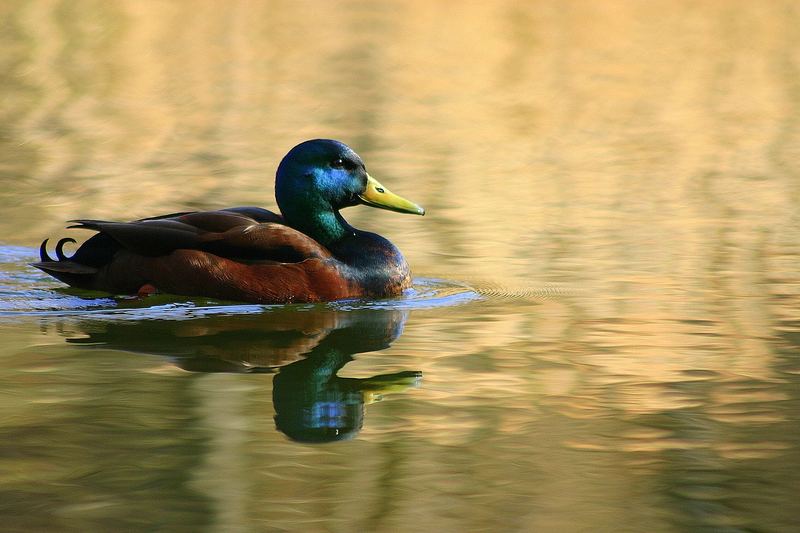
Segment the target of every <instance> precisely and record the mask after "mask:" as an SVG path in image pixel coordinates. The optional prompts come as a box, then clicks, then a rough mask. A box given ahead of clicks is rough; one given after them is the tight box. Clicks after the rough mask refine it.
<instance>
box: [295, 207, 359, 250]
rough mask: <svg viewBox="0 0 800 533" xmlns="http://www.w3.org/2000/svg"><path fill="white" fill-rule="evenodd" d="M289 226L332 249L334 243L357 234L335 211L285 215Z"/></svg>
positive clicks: (314, 211)
mask: <svg viewBox="0 0 800 533" xmlns="http://www.w3.org/2000/svg"><path fill="white" fill-rule="evenodd" d="M284 218H285V220H286V221H287V222H288V223H289V226H291V227H293V228H294V229H296V230H299V231H302V232H303V233H305V234H306V235H308V236H309V237H311V238H313V239H314V240H315V241H317V242H318V243H320V244H321V245H323V246H326V247H330V246H331V245H333V244H334V243H336V242H338V241H340V240H342V239H344V238H345V237H348V236H351V235H353V234H354V233H355V230H354V229H353V227H352V226H351V225H350V224H348V223H347V221H346V220H345V219H344V217H342V215H340V214H339V212H338V211H333V210H313V211H310V212H306V213H304V214H303V215H302V216H297V215H296V214H292V213H284Z"/></svg>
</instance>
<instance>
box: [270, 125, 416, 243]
mask: <svg viewBox="0 0 800 533" xmlns="http://www.w3.org/2000/svg"><path fill="white" fill-rule="evenodd" d="M275 197H276V199H277V201H278V206H279V207H280V209H281V212H282V213H283V216H284V218H285V219H286V222H287V223H288V224H289V225H290V226H292V227H295V228H297V229H300V230H301V231H303V232H305V233H306V234H308V235H309V236H311V237H314V238H316V239H317V240H318V241H320V242H322V243H323V244H326V241H330V240H332V239H336V238H338V237H340V236H341V235H340V234H341V233H342V231H343V230H344V228H343V227H341V228H337V227H336V226H337V225H339V226H341V224H342V221H341V220H340V219H341V217H340V216H338V211H339V210H340V209H343V208H345V207H350V206H354V205H358V204H364V205H369V206H372V207H379V208H382V209H389V210H391V211H397V212H400V213H412V214H415V215H424V214H425V210H424V209H423V208H422V207H420V206H418V205H417V204H415V203H413V202H410V201H408V200H406V199H404V198H401V197H400V196H397V195H396V194H393V193H392V192H391V191H389V190H388V189H386V188H385V187H384V186H383V185H381V184H380V183H378V181H377V180H376V179H375V178H373V177H372V176H370V175H369V174H368V173H367V170H366V168H365V166H364V162H363V161H362V160H361V158H360V157H359V156H358V154H356V153H355V152H354V151H353V150H352V149H350V147H348V146H347V145H346V144H344V143H341V142H339V141H334V140H331V139H314V140H311V141H305V142H303V143H300V144H298V145H297V146H295V147H294V148H292V149H291V150H290V151H289V153H288V154H286V156H285V157H284V158H283V160H282V161H281V163H280V165H279V166H278V173H277V175H276V179H275Z"/></svg>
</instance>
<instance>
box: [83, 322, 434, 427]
mask: <svg viewBox="0 0 800 533" xmlns="http://www.w3.org/2000/svg"><path fill="white" fill-rule="evenodd" d="M406 317H407V315H406V313H405V312H403V311H398V310H355V311H346V312H345V311H336V310H332V309H327V308H313V309H310V310H309V309H307V310H301V311H298V310H297V309H290V308H282V309H279V310H274V311H268V312H265V313H261V314H258V315H235V316H219V315H217V316H211V317H205V318H198V319H193V320H177V321H168V320H147V321H133V322H125V321H119V322H117V321H109V322H103V323H91V322H87V323H84V324H83V327H82V329H83V330H84V332H85V333H86V336H85V337H81V338H71V339H68V342H71V343H80V344H99V345H101V346H104V347H108V348H112V349H119V350H125V351H134V352H144V353H153V354H159V355H164V356H167V357H170V358H171V359H172V360H173V361H174V363H175V364H176V365H177V366H179V367H181V368H183V369H185V370H189V371H193V372H277V375H276V376H275V378H274V381H273V393H272V398H273V403H274V407H275V413H276V414H275V425H276V426H277V428H278V429H279V430H280V431H282V432H283V433H284V434H286V435H287V436H288V437H289V438H291V439H292V440H295V441H300V442H329V441H334V440H345V439H349V438H352V437H354V436H355V435H357V434H358V432H359V431H360V429H361V427H362V424H363V420H364V407H365V405H368V404H370V403H373V402H375V401H378V400H380V399H381V398H382V397H383V395H385V394H388V393H393V392H402V391H404V390H406V389H408V388H410V387H416V386H418V385H419V383H420V381H421V377H422V373H421V372H416V371H406V372H397V373H392V374H383V375H377V376H373V377H369V378H342V377H339V376H338V375H337V373H338V372H339V371H340V370H341V369H342V368H343V367H344V366H345V365H346V364H347V363H348V362H350V361H352V360H353V355H355V354H357V353H362V352H372V351H377V350H383V349H384V348H387V347H389V345H390V344H391V343H392V342H393V341H394V340H395V339H397V338H398V337H399V336H400V334H401V333H402V331H403V325H404V324H405V321H406Z"/></svg>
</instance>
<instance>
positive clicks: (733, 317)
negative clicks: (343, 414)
mask: <svg viewBox="0 0 800 533" xmlns="http://www.w3.org/2000/svg"><path fill="white" fill-rule="evenodd" d="M0 20H2V29H1V30H0V73H1V74H0V76H2V77H1V78H0V117H1V118H0V185H1V186H0V231H1V232H2V235H3V237H2V239H1V240H2V244H4V245H6V246H8V247H14V246H22V247H35V246H38V244H39V242H41V240H43V239H44V238H45V237H53V236H63V235H67V233H66V232H64V231H63V229H62V228H63V226H64V222H65V221H66V220H68V219H72V218H109V219H133V218H139V217H145V216H152V215H155V214H160V213H165V212H175V211H181V210H186V209H207V208H216V207H227V206H232V205H261V206H264V207H267V208H273V209H274V208H275V202H274V198H273V179H274V173H275V168H276V166H277V163H278V161H279V160H280V158H281V157H282V156H283V155H284V154H285V153H286V151H287V150H288V149H289V148H291V147H292V146H294V145H295V144H297V143H298V142H300V141H302V140H305V139H308V138H315V137H330V138H336V139H340V140H342V141H344V142H346V143H348V144H349V145H351V146H352V147H353V148H354V149H355V150H356V151H357V152H359V153H360V154H361V155H362V157H363V158H364V159H365V161H366V163H367V166H368V168H369V170H370V172H371V173H372V174H373V175H375V176H376V177H377V178H378V179H380V180H381V181H382V182H383V183H384V184H386V185H387V186H388V187H390V188H391V189H392V190H393V191H395V192H397V193H399V194H402V195H403V196H405V197H408V198H410V199H412V200H414V201H416V202H418V203H420V204H421V205H423V206H425V208H426V209H427V211H428V214H427V215H426V216H425V217H424V218H419V217H403V216H401V215H396V214H392V213H386V212H376V211H375V210H370V209H364V208H353V209H350V210H347V211H346V212H345V216H346V217H347V218H348V220H349V221H351V222H352V223H353V224H354V225H355V226H357V227H360V228H363V229H369V230H371V231H376V232H378V233H381V234H382V235H384V236H386V237H388V238H389V239H390V240H392V241H393V242H394V243H395V244H397V245H398V246H399V248H400V249H401V250H403V252H404V254H405V255H406V257H407V259H408V260H409V262H410V264H411V265H412V269H413V270H414V273H415V274H416V275H417V276H421V277H426V278H430V277H440V278H446V279H448V280H451V281H454V282H463V283H467V284H469V285H470V286H472V287H474V288H475V290H476V291H477V292H478V293H479V294H481V295H482V296H483V300H482V301H480V302H475V303H472V304H469V305H466V306H461V307H456V308H448V309H441V308H436V309H420V310H415V311H413V312H412V314H411V317H410V319H409V322H408V326H407V327H406V332H405V334H404V335H403V337H401V338H400V339H399V340H398V341H397V342H396V343H395V344H394V345H393V346H392V348H391V349H390V350H389V351H387V352H382V353H381V354H378V355H376V354H371V356H369V357H367V356H361V357H359V358H358V359H357V360H356V361H355V362H354V363H351V364H350V365H348V367H347V368H348V373H350V374H351V375H371V374H374V373H377V372H379V371H383V372H388V371H399V370H406V369H421V370H422V371H423V375H424V381H423V386H422V388H421V389H420V390H418V391H413V392H410V393H408V395H406V396H403V397H402V399H399V400H396V401H391V402H385V403H383V404H378V405H375V406H371V407H370V411H369V415H368V416H369V419H368V420H367V422H366V423H365V427H364V429H363V431H362V432H361V434H360V435H359V437H358V439H357V440H355V441H352V442H351V443H350V444H347V445H338V446H337V447H328V448H325V447H323V448H308V447H303V446H298V445H295V444H292V443H289V442H288V441H286V440H285V439H284V438H282V437H281V435H280V434H278V433H276V432H275V431H274V427H273V426H272V423H271V416H272V415H271V414H269V410H270V409H271V406H270V402H269V400H270V393H269V390H266V391H265V390H264V387H267V388H268V387H269V380H268V378H267V379H266V381H265V378H264V376H245V377H243V376H238V375H235V376H229V375H218V374H208V375H203V376H199V375H197V374H192V375H189V376H186V375H185V374H184V373H182V372H181V371H180V370H177V369H175V368H174V367H172V366H170V365H169V364H167V363H166V362H165V360H164V359H161V358H155V357H153V358H142V357H140V356H132V355H130V354H126V355H120V354H119V353H110V352H109V353H104V354H103V356H102V357H100V356H99V355H98V354H99V353H100V352H93V353H92V355H91V356H88V355H85V354H84V352H83V351H81V349H79V348H77V347H74V346H65V345H64V340H63V337H64V336H69V335H74V334H76V331H79V330H80V329H81V328H80V327H79V326H78V325H76V323H75V321H74V320H72V319H63V320H62V319H59V318H55V319H46V320H45V319H39V318H36V319H32V318H26V319H24V320H23V319H20V320H19V321H17V322H16V323H14V324H12V323H10V322H9V323H1V324H0V332H2V335H3V338H4V340H5V342H6V343H7V346H8V348H7V350H6V356H5V358H4V359H3V360H2V361H4V362H3V363H2V365H3V368H4V372H3V377H2V378H0V379H2V381H3V382H4V383H3V388H4V389H5V390H6V391H11V393H10V399H9V398H6V399H5V400H3V399H0V406H3V405H5V409H6V411H7V412H12V413H13V416H12V417H11V418H10V419H7V420H8V421H7V422H5V423H0V435H3V433H5V437H6V438H5V439H4V440H5V441H6V442H7V443H6V444H5V445H3V446H2V447H1V448H0V450H1V451H3V452H4V454H0V456H2V455H5V457H10V459H5V460H4V459H0V469H2V470H5V471H6V472H11V473H12V474H13V475H10V476H9V475H6V476H5V477H4V479H5V481H3V482H0V487H5V488H4V489H0V492H2V493H3V494H5V496H7V498H6V499H7V501H10V502H12V503H11V504H8V505H9V506H10V507H7V508H6V510H5V512H4V513H2V515H3V516H4V517H6V519H7V520H12V518H11V517H16V520H17V522H12V524H13V525H16V526H19V528H20V530H22V529H26V528H30V527H33V526H36V525H38V526H47V525H52V524H53V523H56V522H57V523H58V524H60V527H61V526H63V527H64V528H65V529H66V528H67V527H68V526H69V524H71V523H73V522H70V520H78V522H75V523H78V524H79V525H80V526H81V528H91V527H92V526H93V525H95V526H96V525H97V524H104V523H105V522H103V520H109V521H110V522H108V524H124V525H127V526H129V527H133V528H136V527H139V526H142V525H143V523H142V522H137V518H136V515H137V514H140V513H142V512H144V511H148V512H153V513H155V516H159V517H160V518H161V519H163V520H165V521H168V522H170V523H175V522H174V521H175V520H186V524H190V525H187V530H193V531H197V530H199V529H202V528H203V527H207V528H208V529H215V528H216V529H218V530H222V531H236V530H240V531H245V530H252V529H248V528H255V529H256V530H260V529H259V528H263V530H271V529H270V528H272V529H276V530H278V529H280V530H293V529H294V530H303V531H334V530H335V531H338V530H363V531H378V530H382V531H417V530H419V529H418V528H419V526H420V524H425V529H426V530H429V531H550V530H556V529H558V530H559V531H579V530H586V528H590V529H592V530H594V531H644V530H647V531H681V530H693V531H695V530H699V529H698V528H702V527H713V528H722V529H720V530H728V529H724V528H729V530H730V531H738V530H743V529H747V528H754V529H758V530H764V531H788V530H789V528H791V527H793V525H796V524H794V522H795V520H796V516H797V513H798V511H800V509H798V505H797V504H796V503H795V502H794V496H793V494H794V493H795V492H796V489H795V488H796V487H797V486H798V484H800V479H799V478H800V476H798V474H797V472H798V471H799V470H798V464H799V463H798V461H800V433H799V432H798V429H797V428H798V424H797V422H798V406H800V393H798V391H800V388H798V385H800V383H798V375H800V362H798V360H797V354H798V345H799V344H800V336H798V331H800V319H798V309H800V289H798V287H800V284H799V283H798V282H800V274H798V264H799V261H800V226H798V223H799V222H800V207H799V206H800V165H799V164H798V161H800V32H798V28H800V4H798V3H797V2H794V1H790V0H787V1H780V0H775V1H766V2H752V1H735V0H734V1H715V0H708V1H700V2H698V1H682V0H678V1H652V2H650V1H648V2H640V1H634V0H631V1H610V2H584V1H566V2H564V1H532V2H520V1H510V0H508V1H504V0H498V1H492V2H467V3H461V2H451V1H448V0H442V1H415V0H409V1H387V2H367V1H357V0H353V1H336V2H319V1H297V2H287V1H269V2H267V1H263V2H262V1H255V0H253V1H233V2H222V1H192V2H180V1H178V2H168V1H163V2H160V1H145V2H142V1H133V0H131V1H113V2H104V1H83V0H81V1H40V0H25V1H13V0H6V1H4V2H2V3H0ZM26 253H27V252H26ZM30 255H31V256H32V255H33V250H30ZM14 257H15V259H13V260H8V262H7V266H6V267H5V268H6V272H10V273H12V274H14V275H20V276H22V275H23V274H21V273H22V272H27V270H26V267H25V266H24V260H23V259H20V258H18V257H17V256H14ZM26 257H27V256H26ZM24 275H26V276H33V278H14V279H12V280H11V281H6V288H7V293H8V294H12V293H15V294H16V293H20V291H23V289H24V288H27V287H29V286H30V285H31V284H38V285H36V286H37V287H41V286H42V284H45V285H44V286H45V287H46V288H47V290H52V289H53V288H54V287H56V286H57V284H55V283H53V284H49V285H47V283H49V282H46V281H43V280H42V278H40V277H36V276H37V275H36V274H31V273H27V274H24ZM12 277H13V276H12ZM32 279H35V282H34V281H31V280H32ZM15 280H16V281H15ZM20 280H21V281H20ZM15 284H16V285H15ZM23 292H24V291H23ZM6 297H7V298H9V297H8V296H6ZM142 327H143V331H146V330H147V325H146V324H144V325H143V326H142ZM201 329H202V328H201ZM198 335H202V333H198ZM73 359H74V361H73ZM68 361H72V362H71V363H70V362H68ZM111 361H117V362H118V363H119V366H118V367H117V366H114V369H113V370H112V369H111V368H110V367H106V366H104V365H112V364H113V363H111ZM27 365H33V366H34V368H38V369H39V370H38V374H32V373H31V372H30V369H29V368H27ZM53 368H57V369H59V370H48V369H53ZM130 373H133V376H134V378H131V377H130ZM51 374H52V375H51ZM23 376H34V377H29V378H25V379H23V378H22V377H23ZM31 387H33V388H31ZM48 387H49V388H48ZM109 387H110V388H111V391H110V392H109V391H107V389H108V388H109ZM65 390H66V392H64V391H65ZM42 391H49V392H46V393H44V392H42ZM146 391H151V392H150V393H148V392H146ZM39 394H43V396H44V397H45V398H50V399H49V400H46V403H47V405H48V407H47V408H46V409H45V411H46V412H48V413H49V414H50V415H51V416H53V417H54V418H53V419H46V418H45V419H43V418H42V416H43V413H44V412H45V411H42V409H43V408H42V404H41V403H40V402H39V400H40V399H41V398H40V397H39V396H38V395H39ZM29 396H30V397H29ZM37 398H38V400H37ZM165 398H167V399H166V400H164V399H165ZM49 402H55V405H58V406H59V409H61V410H54V409H53V407H52V406H50V403H49ZM98 402H99V403H101V404H102V403H105V402H110V403H111V404H112V406H111V407H109V409H110V411H108V412H105V411H102V410H100V411H98V410H97V407H96V406H94V404H95V403H98ZM126 405H130V406H131V407H128V408H127V409H131V411H126V410H125V409H126ZM81 406H82V407H81ZM84 408H85V409H84ZM187 409H188V410H189V411H190V412H191V413H192V414H191V416H190V415H188V414H186V413H187ZM265 413H267V414H265ZM86 417H90V419H105V418H109V419H113V418H114V417H118V418H117V419H116V421H114V420H112V421H111V422H108V426H104V427H101V428H100V429H97V428H94V426H92V425H91V424H88V423H87V422H86V420H87V418H86ZM131 419H132V420H138V421H139V422H138V423H131ZM43 420H44V421H43ZM48 420H49V421H48ZM76 420H80V421H81V422H79V423H78V424H77V425H78V426H79V427H81V428H83V429H82V431H84V430H86V431H84V433H83V435H80V436H76V435H75V434H73V432H72V430H71V429H70V427H71V425H72V424H74V423H76ZM120 420H127V422H124V423H123V422H121V421H120ZM170 421H171V422H170ZM173 422H174V423H173ZM87 424H88V425H87ZM129 424H131V425H129ZM137 424H139V425H137ZM165 424H166V425H169V428H167V429H165V428H164V425H165ZM118 426H119V427H118ZM25 428H27V429H28V430H29V431H26V430H25ZM92 428H94V429H93V430H91V429H92ZM131 428H133V429H131ZM89 430H91V431H89ZM92 431H94V433H93V432H92ZM120 431H121V432H122V433H121V434H122V435H124V437H115V436H114V435H115V434H116V433H118V432H120ZM164 435H166V436H164ZM162 438H163V439H164V440H163V442H161V441H160V440H159V439H162ZM26 439H27V440H26ZM137 439H138V440H137ZM148 439H151V440H148ZM171 439H172V440H171ZM45 440H49V441H58V442H62V443H64V442H66V443H67V444H62V445H61V446H62V447H60V448H57V449H56V450H55V451H54V452H52V453H53V454H54V455H52V456H51V455H48V454H47V453H43V454H42V456H36V454H25V453H21V452H14V450H16V449H17V448H16V447H18V446H20V443H23V444H24V445H25V446H28V447H31V448H33V449H40V448H37V446H42V442H43V441H45ZM128 441H132V442H138V443H139V444H137V445H136V446H138V447H137V448H136V450H135V451H134V452H132V453H133V454H134V456H135V457H136V458H137V459H136V460H137V461H139V462H140V463H139V466H138V468H139V470H138V471H137V472H138V473H137V474H136V475H137V476H141V479H140V478H139V477H136V482H135V483H134V482H132V481H131V479H132V478H131V477H130V475H132V474H131V472H132V470H125V469H122V470H120V469H119V466H118V465H116V463H115V461H116V460H117V459H115V458H116V457H118V456H120V455H123V456H124V455H125V454H127V453H128V451H129V450H128V448H126V446H127V445H126V444H125V442H128ZM157 441H158V442H161V444H157ZM171 445H174V446H176V448H175V450H174V451H173V452H169V451H164V450H167V449H168V447H169V446H171ZM94 446H98V447H100V448H106V450H101V449H99V450H96V451H94V452H92V454H90V455H95V454H97V455H99V456H101V457H102V461H101V463H100V464H101V466H99V467H98V469H97V471H94V470H93V469H92V467H91V462H88V461H86V462H82V461H85V459H86V458H85V457H83V456H82V455H81V453H78V452H79V451H80V450H85V449H87V448H89V449H90V448H93V447H94ZM159 446H164V447H166V448H159ZM42 449H43V448H42ZM154 449H157V450H162V455H158V454H156V455H155V456H153V455H151V454H152V453H153V450H154ZM12 452H13V453H12ZM48 453H49V452H48ZM105 454H107V455H105ZM137 454H141V455H137ZM20 455H22V456H24V459H21V458H20ZM78 457H83V459H78ZM65 458H69V461H70V466H68V467H65V466H59V467H55V468H54V467H53V465H54V464H55V463H58V462H59V461H61V460H64V459H65ZM39 459H41V460H39ZM95 459H96V457H95ZM95 459H93V460H92V461H95ZM162 459H163V461H165V463H164V465H161V466H164V470H159V469H160V468H161V466H160V463H159V464H156V463H158V462H159V461H161V460H162ZM74 461H77V463H78V464H79V465H80V466H73V465H74V464H76V463H75V462H74ZM130 468H133V467H130ZM43 471H47V472H49V474H48V475H47V476H44V477H43V474H42V472H43ZM109 472H110V473H111V474H109ZM48 476H49V477H48ZM87 476H88V477H87ZM109 476H110V477H109ZM115 476H116V477H115ZM148 476H149V477H148ZM134 477H135V476H134ZM87 480H88V481H87ZM42 482H45V484H46V487H45V488H42V489H35V490H34V489H33V488H32V487H36V486H38V485H39V484H41V483H42ZM137 483H139V484H138V485H137ZM151 484H153V485H151ZM68 486H73V487H74V486H80V487H83V488H82V491H77V493H76V492H73V491H72V490H71V489H68V488H64V487H68ZM152 486H155V487H158V490H156V491H155V492H156V494H157V495H158V496H157V499H149V498H148V497H146V492H147V490H149V487H152ZM58 487H61V488H58ZM170 487H172V488H174V489H175V490H174V491H173V490H171V489H170ZM275 487H280V489H279V490H278V489H276V488H275ZM131 491H133V494H136V495H139V496H140V497H141V499H136V498H134V499H133V503H131V499H130V496H131ZM137 491H138V492H137ZM757 493H760V495H759V494H757ZM14 494H17V495H19V494H22V495H25V497H20V499H19V500H18V501H17V500H13V498H12V499H8V498H11V495H14ZM107 494H111V496H108V495H107ZM73 500H74V501H73ZM15 501H16V502H17V503H16V504H14V503H13V502H15ZM53 501H55V502H57V503H53ZM159 501H168V502H170V503H171V505H172V507H171V509H170V510H169V511H166V510H163V509H162V510H160V511H156V510H155V508H156V507H158V504H159ZM30 502H34V503H35V506H34V508H39V507H41V508H42V509H46V512H45V514H44V516H45V518H43V519H42V522H41V523H40V522H37V521H36V520H37V519H36V518H35V517H34V514H35V513H32V512H31V513H19V507H15V506H14V505H17V506H23V505H26V504H28V503H30ZM76 502H77V503H76ZM52 505H55V509H56V510H55V511H54V510H52V509H51V508H50V506H52ZM36 506H39V507H36ZM59 506H60V507H59ZM0 509H2V507H0ZM134 511H135V512H134ZM159 513H160V514H159ZM76 517H81V518H80V520H84V521H83V522H81V521H80V520H79V519H78V518H76ZM95 519H96V520H98V521H95ZM54 520H55V521H56V522H53V521H54ZM59 521H60V522H59ZM237 528H238V529H237Z"/></svg>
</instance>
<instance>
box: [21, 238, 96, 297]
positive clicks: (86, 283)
mask: <svg viewBox="0 0 800 533" xmlns="http://www.w3.org/2000/svg"><path fill="white" fill-rule="evenodd" d="M48 240H49V239H45V240H44V242H42V245H41V246H40V247H39V258H40V259H41V262H39V263H31V266H32V267H36V268H38V269H39V270H41V271H43V272H45V273H47V274H50V275H51V276H53V277H54V278H56V279H59V280H61V281H63V282H64V283H67V284H68V285H72V286H74V287H83V288H91V286H92V281H93V279H94V275H95V274H97V272H98V269H97V268H95V267H92V266H89V265H84V264H81V263H76V262H75V261H71V260H70V258H69V257H67V256H66V255H64V245H65V244H67V243H70V242H72V243H74V242H75V239H71V238H69V237H66V238H64V239H61V240H60V241H58V243H57V244H56V257H57V258H58V259H53V258H52V257H50V255H48V253H47V242H48Z"/></svg>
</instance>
